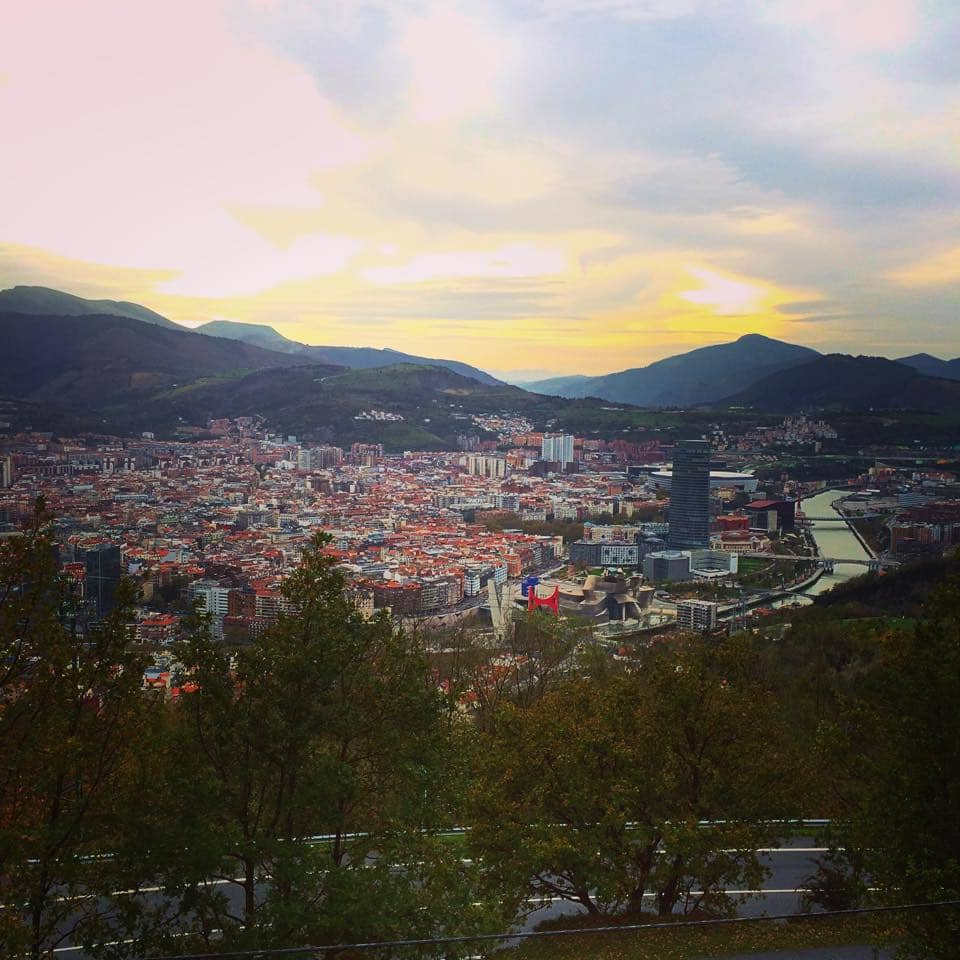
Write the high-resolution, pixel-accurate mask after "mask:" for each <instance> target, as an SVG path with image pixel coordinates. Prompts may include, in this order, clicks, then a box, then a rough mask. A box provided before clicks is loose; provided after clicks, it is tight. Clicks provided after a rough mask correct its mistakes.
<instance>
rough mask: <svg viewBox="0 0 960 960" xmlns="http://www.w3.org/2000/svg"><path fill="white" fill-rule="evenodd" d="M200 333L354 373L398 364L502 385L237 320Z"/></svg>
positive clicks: (465, 367) (476, 374)
mask: <svg viewBox="0 0 960 960" xmlns="http://www.w3.org/2000/svg"><path fill="white" fill-rule="evenodd" d="M196 332H197V333H202V334H205V335H207V336H214V337H227V338H229V339H231V340H242V341H244V342H245V343H252V344H254V345H256V346H258V347H264V348H265V349H268V350H279V351H281V352H283V353H289V354H292V355H296V356H302V357H307V358H309V359H310V360H312V361H313V362H315V363H335V364H339V365H340V366H344V367H351V368H352V369H354V370H367V369H370V368H372V367H384V366H392V365H393V364H397V363H415V364H426V365H429V366H439V367H446V368H447V369H448V370H452V371H453V372H454V373H459V374H461V375H462V376H465V377H472V378H473V379H474V380H479V381H480V382H481V383H488V384H494V383H500V381H499V380H497V379H496V377H492V376H490V374H489V373H486V372H485V371H483V370H481V369H479V368H478V367H473V366H471V365H470V364H469V363H462V362H461V361H459V360H442V359H435V358H433V357H421V356H417V355H416V354H412V353H403V352H402V351H400V350H392V349H390V348H385V349H380V348H378V347H337V346H313V345H312V344H308V343H300V342H298V341H297V340H290V339H288V338H287V337H285V336H284V335H283V334H282V333H278V332H277V331H276V330H274V329H273V327H270V326H267V325H266V324H262V323H240V322H238V321H234V320H211V321H210V322H209V323H204V324H201V325H200V326H199V327H197V328H196Z"/></svg>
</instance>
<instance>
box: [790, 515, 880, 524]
mask: <svg viewBox="0 0 960 960" xmlns="http://www.w3.org/2000/svg"><path fill="white" fill-rule="evenodd" d="M883 516H886V514H883V513H857V514H854V515H851V516H849V517H845V516H842V515H841V514H839V513H835V514H834V515H833V516H832V517H811V516H810V515H809V514H807V513H800V514H798V515H797V523H812V522H813V521H814V520H815V521H816V522H817V523H823V522H824V521H829V522H830V523H847V521H849V520H872V519H874V518H875V517H883Z"/></svg>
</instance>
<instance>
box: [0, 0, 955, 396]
mask: <svg viewBox="0 0 960 960" xmlns="http://www.w3.org/2000/svg"><path fill="white" fill-rule="evenodd" d="M4 21H5V22H4V29H3V31H0V131H2V134H0V286H2V287H7V286H12V285H14V284H18V283H22V284H42V285H46V286H53V287H56V288H58V289H63V290H67V291H69V292H72V293H76V294H79V295H81V296H86V297H95V298H101V297H104V298H111V299H125V300H133V301H135V302H138V303H142V304H144V305H146V306H149V307H151V308H153V309H155V310H158V311H159V312H161V313H163V314H164V315H166V316H168V317H170V318H172V319H174V320H177V321H179V322H182V323H186V324H188V325H196V324H198V323H201V322H204V321H207V320H211V319H225V320H241V321H247V322H253V323H267V324H270V325H271V326H273V327H275V328H276V329H277V330H279V331H280V332H281V333H283V334H284V335H286V336H288V337H290V338H292V339H296V340H300V341H302V342H306V343H315V344H347V345H357V346H391V347H394V348H395V349H399V350H405V351H409V352H414V353H420V354H424V355H428V356H435V357H446V358H451V359H460V360H465V361H467V362H470V363H474V364H477V365H479V366H481V367H483V368H484V369H487V370H491V371H494V372H496V373H499V374H503V375H505V376H508V377H510V378H511V379H514V380H522V379H533V378H536V377H539V376H546V375H549V374H554V373H584V374H596V373H604V372H608V371H611V370H619V369H623V368H626V367H632V366H639V365H642V364H646V363H649V362H651V361H653V360H656V359H658V358H660V357H663V356H667V355H670V354H673V353H677V352H681V351H684V350H688V349H692V348H694V347H697V346H702V345H704V344H709V343H719V342H723V341H727V340H731V339H734V338H735V337H737V336H740V335H741V334H744V333H748V332H758V333H764V334H767V335H768V336H773V337H778V338H781V339H785V340H789V341H791V342H795V343H802V344H805V345H808V346H812V347H815V348H817V349H820V350H824V351H828V350H829V351H844V352H852V353H869V354H880V355H885V356H890V357H897V356H903V355H906V354H911V353H916V352H919V351H927V352H930V353H933V354H935V355H939V356H950V357H952V356H957V355H960V56H958V54H957V51H958V50H960V4H958V3H957V2H956V0H929V2H921V0H729V2H728V0H489V2H487V0H471V2H463V3H456V2H441V3H435V2H429V0H424V2H418V0H382V2H381V0H372V2H356V3H354V2H350V0H338V2H325V0H236V2H229V0H186V2H184V0H164V2H163V3H156V2H152V0H151V2H140V0H116V2H102V0H84V2H83V3H69V2H64V0H59V2H44V0H31V2H30V3H20V4H13V5H11V6H10V7H9V8H8V9H7V11H6V14H5V17H4Z"/></svg>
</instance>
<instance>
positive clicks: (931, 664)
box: [824, 573, 960, 957]
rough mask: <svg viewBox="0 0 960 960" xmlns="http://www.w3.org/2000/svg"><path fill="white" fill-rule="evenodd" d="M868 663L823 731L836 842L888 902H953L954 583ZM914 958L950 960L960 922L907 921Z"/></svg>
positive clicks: (959, 847)
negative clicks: (838, 806) (839, 795)
mask: <svg viewBox="0 0 960 960" xmlns="http://www.w3.org/2000/svg"><path fill="white" fill-rule="evenodd" d="M877 641H878V650H877V655H876V659H875V662H874V663H873V664H872V666H871V668H870V669H869V670H867V671H865V672H864V674H863V675H862V677H861V678H860V681H859V683H858V684H857V685H856V690H855V696H854V697H851V698H850V700H849V702H848V703H847V704H846V705H845V709H844V710H843V712H842V713H841V714H840V717H839V721H838V723H836V724H835V725H833V726H832V727H830V728H827V729H826V730H825V731H824V740H825V749H826V750H827V751H832V756H833V757H834V758H835V763H836V764H837V767H838V768H839V769H842V767H841V766H840V765H841V764H842V765H843V766H845V767H847V768H848V769H847V770H846V771H845V772H844V778H845V779H846V780H847V781H848V782H849V783H852V784H853V785H854V786H855V787H856V788H857V789H855V790H853V791H851V795H850V797H849V802H848V804H847V810H846V817H845V821H844V824H843V829H842V832H841V834H840V837H841V839H842V842H843V847H844V849H845V850H846V851H847V852H848V867H849V870H850V872H851V874H854V873H856V872H857V871H859V870H860V869H861V865H862V870H863V871H864V872H865V874H866V875H867V876H869V877H870V878H871V883H872V885H873V886H874V887H875V888H877V891H878V892H877V895H878V896H879V897H880V898H881V899H883V900H886V901H901V902H902V901H909V902H919V901H928V900H930V901H933V900H948V899H957V898H960V819H958V818H957V810H958V809H960V713H958V711H957V709H956V703H957V699H958V697H960V576H958V575H957V574H956V573H954V574H953V575H952V576H951V577H950V578H949V579H948V580H947V581H946V582H945V583H944V584H943V585H942V586H941V587H940V588H938V589H937V590H936V591H935V592H934V593H933V594H932V595H931V597H930V599H929V601H928V603H927V604H926V607H925V610H924V615H923V617H922V619H921V620H920V621H919V622H918V623H917V625H916V627H915V629H913V630H887V631H885V632H882V633H879V634H878V636H877ZM909 929H910V936H909V937H908V939H907V942H906V945H905V947H904V950H905V953H906V955H909V956H914V957H946V956H952V955H953V952H952V951H954V950H955V948H956V943H957V942H958V940H960V914H958V913H957V912H956V911H952V912H950V911H948V912H942V913H938V914H936V915H935V916H932V915H918V917H917V918H916V919H915V920H911V922H910V925H909Z"/></svg>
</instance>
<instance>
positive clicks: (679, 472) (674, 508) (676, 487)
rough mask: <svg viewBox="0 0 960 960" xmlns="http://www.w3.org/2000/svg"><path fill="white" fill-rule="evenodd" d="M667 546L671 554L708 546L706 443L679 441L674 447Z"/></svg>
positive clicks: (708, 456) (708, 507)
mask: <svg viewBox="0 0 960 960" xmlns="http://www.w3.org/2000/svg"><path fill="white" fill-rule="evenodd" d="M667 544H668V546H669V547H670V548H671V549H673V550H699V549H702V548H704V547H707V546H709V545H710V444H709V443H708V442H707V441H706V440H681V441H680V442H679V443H677V445H676V447H674V450H673V476H672V477H671V479H670V533H669V534H668V535H667Z"/></svg>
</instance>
